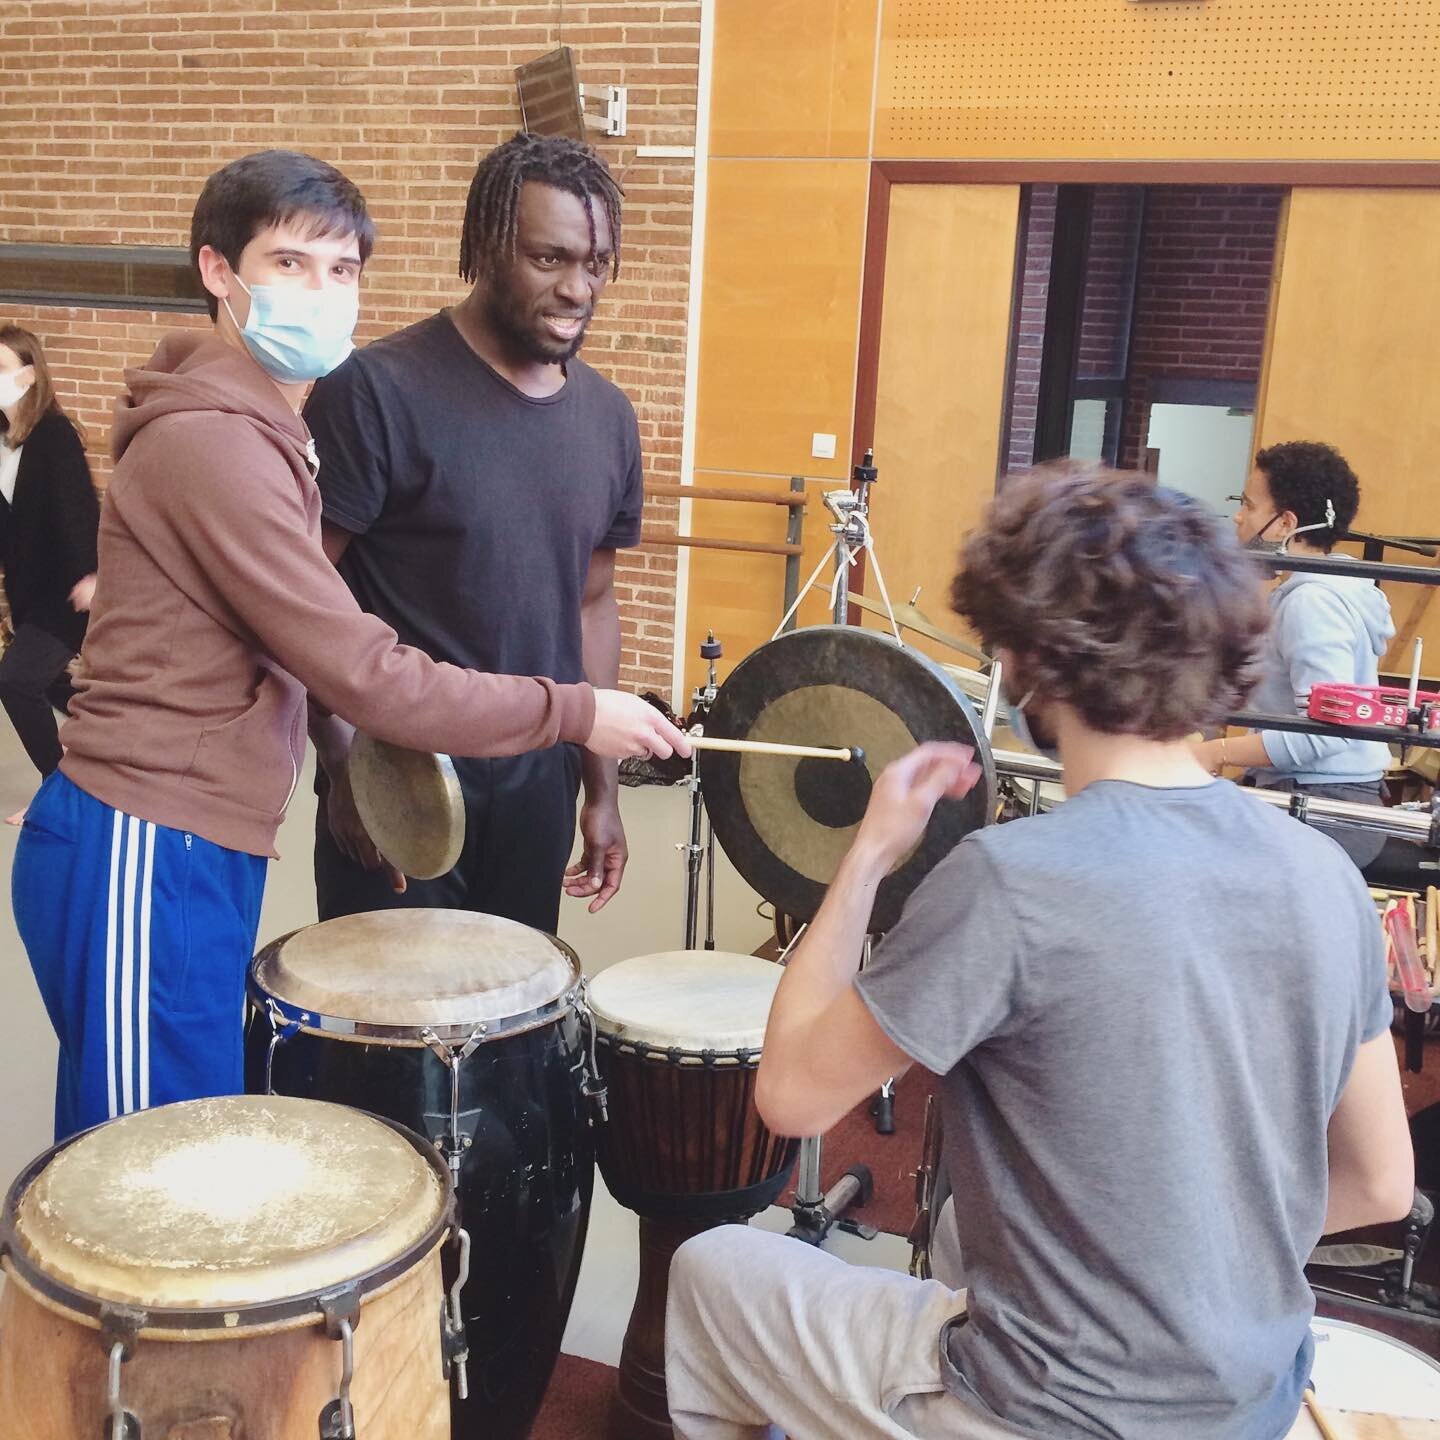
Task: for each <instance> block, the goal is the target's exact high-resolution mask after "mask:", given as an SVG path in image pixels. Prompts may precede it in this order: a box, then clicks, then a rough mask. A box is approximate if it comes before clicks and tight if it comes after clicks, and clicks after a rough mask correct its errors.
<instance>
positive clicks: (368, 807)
mask: <svg viewBox="0 0 1440 1440" xmlns="http://www.w3.org/2000/svg"><path fill="white" fill-rule="evenodd" d="M350 788H351V790H352V791H353V792H354V795H355V808H356V810H358V811H359V813H360V819H361V820H362V821H364V823H365V828H366V830H368V831H369V832H370V838H371V840H373V841H374V842H375V848H376V849H377V850H378V851H379V852H380V853H381V854H382V855H383V856H384V857H385V858H386V859H387V860H388V861H389V862H390V863H391V864H392V865H393V866H394V867H395V868H396V869H397V870H398V871H400V873H401V874H402V875H409V876H412V877H413V878H414V879H416V880H434V879H436V878H437V877H439V876H441V875H445V874H448V873H449V871H451V870H453V869H454V868H455V862H456V861H457V860H459V858H460V851H461V850H462V849H463V848H464V845H465V801H464V798H463V797H462V795H461V794H460V781H459V779H458V778H457V777H456V774H455V764H454V762H453V761H452V760H451V759H450V757H449V756H448V755H439V754H435V753H433V752H431V751H428V750H406V749H404V748H402V747H401V746H399V745H391V744H389V743H388V742H387V741H384V740H376V739H374V738H373V737H372V736H369V735H361V734H357V735H356V736H355V740H354V743H353V744H352V745H351V747H350Z"/></svg>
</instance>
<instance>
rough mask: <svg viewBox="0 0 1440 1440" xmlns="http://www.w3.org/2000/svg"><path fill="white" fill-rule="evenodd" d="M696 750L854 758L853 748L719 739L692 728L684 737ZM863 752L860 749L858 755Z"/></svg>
mask: <svg viewBox="0 0 1440 1440" xmlns="http://www.w3.org/2000/svg"><path fill="white" fill-rule="evenodd" d="M686 738H687V739H688V740H689V741H690V744H691V745H692V746H694V748H695V749H696V750H733V751H736V752H738V753H739V754H741V755H789V756H790V757H792V758H793V759H796V760H802V759H810V760H854V759H856V758H857V756H856V752H855V751H854V750H828V749H826V748H824V747H823V746H820V745H781V744H778V743H772V742H771V741H768V740H721V739H720V738H719V737H718V736H713V737H712V736H710V735H697V734H696V733H695V732H694V731H693V730H692V731H691V732H690V733H689V735H688V736H687V737H686ZM864 754H865V752H864V751H863V750H861V751H860V752H859V757H860V758H863V757H864Z"/></svg>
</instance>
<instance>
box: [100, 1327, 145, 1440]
mask: <svg viewBox="0 0 1440 1440" xmlns="http://www.w3.org/2000/svg"><path fill="white" fill-rule="evenodd" d="M146 1318H147V1316H146V1314H145V1312H144V1311H143V1310H130V1309H126V1308H124V1307H122V1306H114V1305H106V1306H104V1307H103V1308H102V1309H101V1311H100V1343H101V1344H102V1345H103V1346H105V1348H106V1350H107V1351H108V1352H109V1357H110V1358H109V1364H108V1366H107V1367H106V1386H105V1408H106V1409H107V1410H108V1411H109V1412H110V1413H109V1414H108V1415H107V1416H106V1417H105V1430H104V1434H105V1437H106V1440H140V1421H139V1420H138V1419H137V1418H136V1417H135V1416H134V1415H132V1414H131V1413H130V1411H128V1410H127V1409H126V1408H125V1403H124V1401H123V1400H122V1399H121V1394H120V1388H121V1387H120V1367H121V1366H122V1365H124V1363H125V1362H126V1361H127V1360H128V1359H130V1357H131V1356H132V1355H134V1353H135V1341H136V1339H137V1337H138V1336H139V1334H140V1331H141V1330H142V1329H143V1328H144V1325H145V1321H146Z"/></svg>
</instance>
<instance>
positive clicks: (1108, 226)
mask: <svg viewBox="0 0 1440 1440" xmlns="http://www.w3.org/2000/svg"><path fill="white" fill-rule="evenodd" d="M1144 194H1145V192H1144V191H1143V190H1142V189H1141V188H1140V187H1139V186H1135V185H1097V186H1096V187H1095V194H1094V197H1093V200H1092V202H1091V208H1090V243H1089V247H1088V250H1087V252H1086V262H1085V294H1084V298H1083V301H1082V304H1081V310H1080V347H1079V355H1078V357H1077V361H1076V367H1075V371H1076V376H1077V378H1078V379H1081V380H1113V379H1118V378H1119V377H1120V376H1122V375H1123V374H1124V373H1125V345H1126V342H1127V340H1128V339H1129V335H1130V308H1131V305H1130V302H1131V295H1132V293H1133V291H1134V288H1135V263H1136V255H1137V252H1138V247H1139V239H1140V236H1139V230H1140V222H1141V217H1142V215H1143V213H1144V203H1143V197H1144Z"/></svg>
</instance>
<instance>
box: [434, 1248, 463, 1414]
mask: <svg viewBox="0 0 1440 1440" xmlns="http://www.w3.org/2000/svg"><path fill="white" fill-rule="evenodd" d="M455 1247H456V1251H457V1255H458V1259H457V1268H456V1274H455V1283H454V1284H453V1285H452V1286H451V1287H450V1293H449V1295H448V1296H447V1297H446V1299H445V1300H443V1301H442V1302H441V1304H440V1351H441V1355H442V1357H443V1359H444V1362H445V1373H446V1374H447V1375H451V1376H453V1377H454V1380H455V1398H456V1399H457V1400H468V1399H469V1398H470V1375H469V1370H468V1366H469V1362H470V1342H469V1339H468V1338H467V1337H466V1334H465V1312H464V1309H463V1308H462V1306H461V1301H460V1292H461V1291H462V1290H463V1289H464V1288H465V1284H466V1282H467V1281H468V1280H469V1279H470V1232H469V1231H468V1230H466V1229H464V1228H462V1227H456V1230H455Z"/></svg>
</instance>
